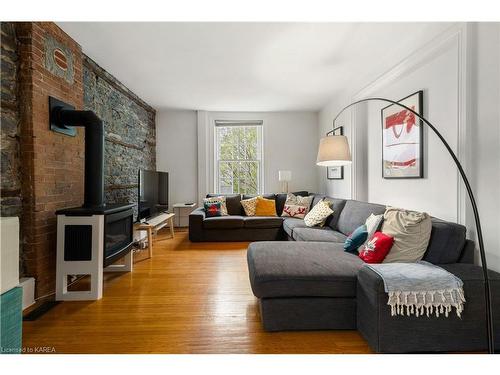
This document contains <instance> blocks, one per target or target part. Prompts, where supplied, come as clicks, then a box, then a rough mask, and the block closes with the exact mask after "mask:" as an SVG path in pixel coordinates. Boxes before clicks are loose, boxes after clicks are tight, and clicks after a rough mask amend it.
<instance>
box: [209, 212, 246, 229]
mask: <svg viewBox="0 0 500 375" xmlns="http://www.w3.org/2000/svg"><path fill="white" fill-rule="evenodd" d="M203 228H205V229H234V228H243V216H237V215H229V216H220V217H207V218H205V219H204V220H203Z"/></svg>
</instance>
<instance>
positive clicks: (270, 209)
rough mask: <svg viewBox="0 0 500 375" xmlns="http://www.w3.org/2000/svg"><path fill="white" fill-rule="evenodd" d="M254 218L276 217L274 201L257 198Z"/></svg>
mask: <svg viewBox="0 0 500 375" xmlns="http://www.w3.org/2000/svg"><path fill="white" fill-rule="evenodd" d="M255 216H278V215H277V214H276V200H275V199H266V198H262V197H257V204H256V205H255Z"/></svg>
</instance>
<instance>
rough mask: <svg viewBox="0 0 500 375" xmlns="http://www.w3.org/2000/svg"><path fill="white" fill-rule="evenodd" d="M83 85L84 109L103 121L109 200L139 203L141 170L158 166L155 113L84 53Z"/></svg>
mask: <svg viewBox="0 0 500 375" xmlns="http://www.w3.org/2000/svg"><path fill="white" fill-rule="evenodd" d="M83 86H84V87H83V89H84V106H85V109H88V110H91V111H94V112H95V113H96V114H97V115H98V116H99V117H100V118H101V119H102V121H103V124H104V131H105V136H106V143H105V161H104V174H105V176H104V177H105V180H104V181H105V182H104V183H105V191H106V201H107V202H109V203H118V202H119V203H121V202H129V203H137V174H138V169H139V168H142V169H152V170H155V169H156V148H155V147H156V136H155V132H156V130H155V115H156V112H155V110H154V109H153V108H152V107H150V106H149V105H148V104H147V103H145V102H144V101H143V100H141V99H140V98H139V97H138V96H137V95H135V94H134V93H133V92H131V91H130V90H129V89H127V88H126V87H125V86H124V85H123V84H122V83H121V82H120V81H118V80H117V79H116V78H115V77H113V76H112V75H111V74H109V73H108V72H106V71H105V70H104V69H102V68H101V67H100V66H99V65H97V64H96V63H95V62H94V61H92V60H91V59H90V58H88V57H87V56H85V55H84V56H83Z"/></svg>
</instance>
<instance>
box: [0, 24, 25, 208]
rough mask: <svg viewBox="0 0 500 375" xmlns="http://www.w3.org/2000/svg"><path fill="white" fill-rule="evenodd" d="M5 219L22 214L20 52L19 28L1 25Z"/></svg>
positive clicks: (1, 174)
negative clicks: (17, 34) (19, 97)
mask: <svg viewBox="0 0 500 375" xmlns="http://www.w3.org/2000/svg"><path fill="white" fill-rule="evenodd" d="M0 24H1V61H2V65H1V92H2V94H1V104H0V108H1V117H0V124H1V169H0V176H1V185H0V190H1V202H0V204H1V205H0V207H1V216H20V214H21V174H20V164H21V163H20V154H19V106H18V100H17V69H18V51H17V37H16V33H15V25H14V23H13V22H1V23H0Z"/></svg>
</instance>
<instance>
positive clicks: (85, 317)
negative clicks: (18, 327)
mask: <svg viewBox="0 0 500 375" xmlns="http://www.w3.org/2000/svg"><path fill="white" fill-rule="evenodd" d="M247 245H248V243H243V242H240V243H191V242H189V240H188V239H187V232H176V237H175V239H173V240H172V239H168V235H167V234H166V232H164V233H163V234H161V233H160V234H159V235H158V237H157V240H156V242H155V243H154V250H153V258H152V259H147V260H142V261H141V258H143V257H144V256H145V254H144V255H143V254H136V256H135V258H136V263H135V264H134V271H133V272H132V273H127V274H121V275H120V274H106V281H105V285H104V298H103V299H101V300H99V301H91V302H90V301H85V302H83V301H82V302H62V303H60V304H59V305H57V306H56V307H54V308H53V309H52V310H50V311H49V312H47V313H46V314H45V315H43V316H42V317H40V318H39V319H38V320H36V321H33V322H24V325H23V329H24V331H23V346H24V347H25V348H35V347H49V349H50V348H52V347H53V348H54V350H55V352H56V353H369V352H370V348H369V347H368V345H367V344H366V342H365V341H364V340H363V338H362V337H361V336H360V335H359V333H358V332H357V331H315V332H274V333H269V332H265V331H264V330H263V329H262V326H261V324H260V318H259V309H258V304H257V300H256V299H255V297H254V296H253V294H252V291H251V289H250V284H249V281H248V271H247V266H246V247H247ZM141 253H145V251H141Z"/></svg>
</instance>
